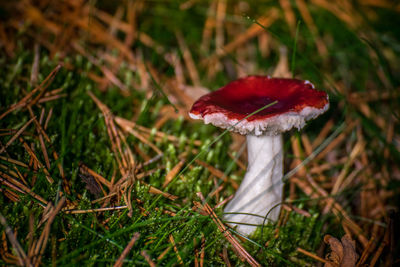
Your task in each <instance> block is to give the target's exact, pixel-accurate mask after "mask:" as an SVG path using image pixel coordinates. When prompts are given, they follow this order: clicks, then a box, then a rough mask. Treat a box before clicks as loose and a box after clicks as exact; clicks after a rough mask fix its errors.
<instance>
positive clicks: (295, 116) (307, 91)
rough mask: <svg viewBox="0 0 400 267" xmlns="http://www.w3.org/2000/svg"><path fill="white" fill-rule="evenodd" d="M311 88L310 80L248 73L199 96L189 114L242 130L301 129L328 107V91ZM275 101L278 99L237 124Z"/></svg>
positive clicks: (274, 130) (256, 133)
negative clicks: (248, 74) (250, 74)
mask: <svg viewBox="0 0 400 267" xmlns="http://www.w3.org/2000/svg"><path fill="white" fill-rule="evenodd" d="M313 88H314V86H313V85H312V84H311V83H310V82H309V81H301V80H297V79H282V78H269V77H266V76H248V77H245V78H241V79H238V80H235V81H232V82H230V83H228V84H227V85H225V86H224V87H222V88H220V89H218V90H217V91H214V92H211V93H209V94H206V95H204V96H202V97H200V98H199V99H198V100H197V101H196V102H195V103H194V105H193V107H192V109H191V110H190V113H189V115H190V117H192V118H194V119H203V120H204V122H205V123H211V124H213V125H215V126H218V127H221V128H229V127H233V128H232V130H233V131H236V132H239V133H241V134H249V133H254V134H255V135H262V134H267V135H275V134H279V133H281V132H284V131H288V130H290V129H292V128H293V127H296V128H298V129H301V128H302V127H303V126H304V125H305V122H306V121H307V120H310V119H313V118H315V117H317V116H318V115H320V114H322V113H324V112H325V111H326V110H327V109H328V107H329V100H328V95H327V94H326V93H325V92H323V91H318V90H315V89H313ZM274 101H278V102H277V103H276V104H274V105H272V106H270V107H268V108H266V109H264V110H262V111H260V112H258V113H256V114H254V115H252V116H250V117H249V118H247V119H245V120H243V121H241V122H240V123H239V124H237V123H238V122H239V121H240V120H242V119H244V118H245V117H246V116H248V115H249V114H251V113H252V112H254V111H256V110H258V109H260V108H262V107H264V106H266V105H268V104H270V103H273V102H274ZM236 124H237V125H236Z"/></svg>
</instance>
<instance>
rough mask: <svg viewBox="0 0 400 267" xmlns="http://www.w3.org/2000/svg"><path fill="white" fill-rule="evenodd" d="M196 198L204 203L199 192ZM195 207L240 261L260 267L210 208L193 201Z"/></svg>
mask: <svg viewBox="0 0 400 267" xmlns="http://www.w3.org/2000/svg"><path fill="white" fill-rule="evenodd" d="M197 196H199V198H200V199H201V200H202V201H203V202H204V196H203V195H202V194H201V192H199V193H197ZM194 204H195V206H196V207H198V208H199V209H200V210H202V211H205V212H206V213H207V214H208V215H209V216H210V217H211V219H212V220H213V222H214V223H215V224H216V225H217V227H218V229H219V230H220V231H221V232H222V233H223V234H224V236H225V238H226V239H227V240H228V242H229V243H231V245H232V247H233V251H234V252H235V254H236V255H237V256H238V257H239V258H240V259H241V260H242V261H247V263H249V264H250V265H251V266H261V265H260V264H259V263H258V262H257V261H256V260H255V259H254V258H253V257H252V256H251V255H250V254H249V253H248V252H247V251H246V250H245V249H244V248H243V246H242V245H241V244H240V243H239V241H238V240H237V239H236V238H235V237H233V236H232V234H231V233H230V232H229V231H228V229H227V228H226V227H225V225H224V224H223V223H222V222H221V220H220V219H219V218H218V216H217V215H216V214H215V212H214V211H213V210H212V209H211V207H210V206H209V205H208V204H207V203H206V204H204V205H201V203H199V202H197V201H194Z"/></svg>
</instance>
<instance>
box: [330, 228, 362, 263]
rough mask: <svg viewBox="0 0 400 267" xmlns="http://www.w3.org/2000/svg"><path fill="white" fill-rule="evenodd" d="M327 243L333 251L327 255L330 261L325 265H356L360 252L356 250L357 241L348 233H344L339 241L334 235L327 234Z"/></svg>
mask: <svg viewBox="0 0 400 267" xmlns="http://www.w3.org/2000/svg"><path fill="white" fill-rule="evenodd" d="M324 241H325V243H327V244H328V245H329V246H330V247H331V250H332V251H331V252H330V253H328V254H327V255H326V256H325V259H327V260H328V261H329V263H326V264H325V267H353V266H356V262H357V259H358V254H357V252H356V244H355V241H354V240H352V239H351V238H350V237H349V236H348V235H344V236H343V237H342V239H341V241H339V240H338V239H337V238H334V237H333V236H330V235H326V236H325V237H324Z"/></svg>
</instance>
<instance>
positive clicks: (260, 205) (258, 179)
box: [189, 76, 329, 235]
mask: <svg viewBox="0 0 400 267" xmlns="http://www.w3.org/2000/svg"><path fill="white" fill-rule="evenodd" d="M274 102H275V103H274ZM269 104H272V105H271V106H269V107H267V108H265V109H262V110H261V111H259V112H257V113H255V114H253V115H251V116H249V115H250V114H251V113H254V112H255V111H257V110H260V109H261V108H263V107H265V106H267V105H269ZM328 107H329V101H328V95H327V94H326V93H325V92H323V91H318V90H315V89H314V86H313V85H312V84H311V83H310V82H309V81H301V80H297V79H284V78H270V77H267V76H248V77H245V78H241V79H238V80H235V81H232V82H230V83H228V84H227V85H226V86H224V87H222V88H220V89H218V90H216V91H214V92H211V93H208V94H206V95H204V96H202V97H200V98H199V99H198V100H197V101H196V102H195V103H194V104H193V107H192V109H191V110H190V113H189V115H190V117H191V118H193V119H202V120H204V122H205V123H206V124H208V123H211V124H213V125H215V126H217V127H221V128H228V129H229V130H231V131H233V132H238V133H240V134H242V135H246V139H247V151H248V167H247V172H246V174H245V176H244V178H243V181H242V183H241V185H240V187H239V189H238V190H237V192H236V193H235V196H234V197H233V199H232V200H231V201H230V202H229V203H228V205H227V206H226V207H225V209H224V213H225V215H224V219H225V220H226V221H228V223H229V224H230V225H231V226H237V227H236V230H237V231H238V232H240V233H242V234H244V235H250V234H251V233H253V232H254V230H256V227H257V226H258V225H262V224H263V223H264V221H265V218H267V219H269V220H271V221H276V220H277V218H278V216H279V211H280V207H279V203H281V202H282V191H283V181H282V177H283V145H282V132H285V131H289V130H290V129H292V128H297V129H298V130H300V129H301V128H303V127H304V125H305V122H306V121H308V120H310V119H314V118H316V117H317V116H318V115H320V114H322V113H324V112H325V111H326V110H327V109H328ZM248 116H249V117H248ZM246 117H247V118H246Z"/></svg>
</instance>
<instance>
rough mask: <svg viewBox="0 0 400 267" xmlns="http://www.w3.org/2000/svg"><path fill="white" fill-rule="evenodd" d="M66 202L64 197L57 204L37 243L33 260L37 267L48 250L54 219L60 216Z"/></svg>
mask: <svg viewBox="0 0 400 267" xmlns="http://www.w3.org/2000/svg"><path fill="white" fill-rule="evenodd" d="M65 201H66V198H65V196H64V197H62V198H61V199H60V201H59V202H58V203H57V206H56V207H55V208H54V209H53V211H52V212H51V214H50V216H49V218H48V219H47V222H46V225H45V227H44V229H43V231H42V234H41V235H40V237H39V239H38V241H37V244H36V247H35V250H34V255H35V256H36V257H35V258H34V259H33V263H34V264H35V266H39V265H40V263H41V258H42V256H43V253H44V250H45V249H46V246H47V241H48V239H49V235H50V227H51V224H52V223H53V221H54V219H55V218H56V215H57V214H58V212H59V211H60V210H61V209H62V207H63V206H64V204H65Z"/></svg>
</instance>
